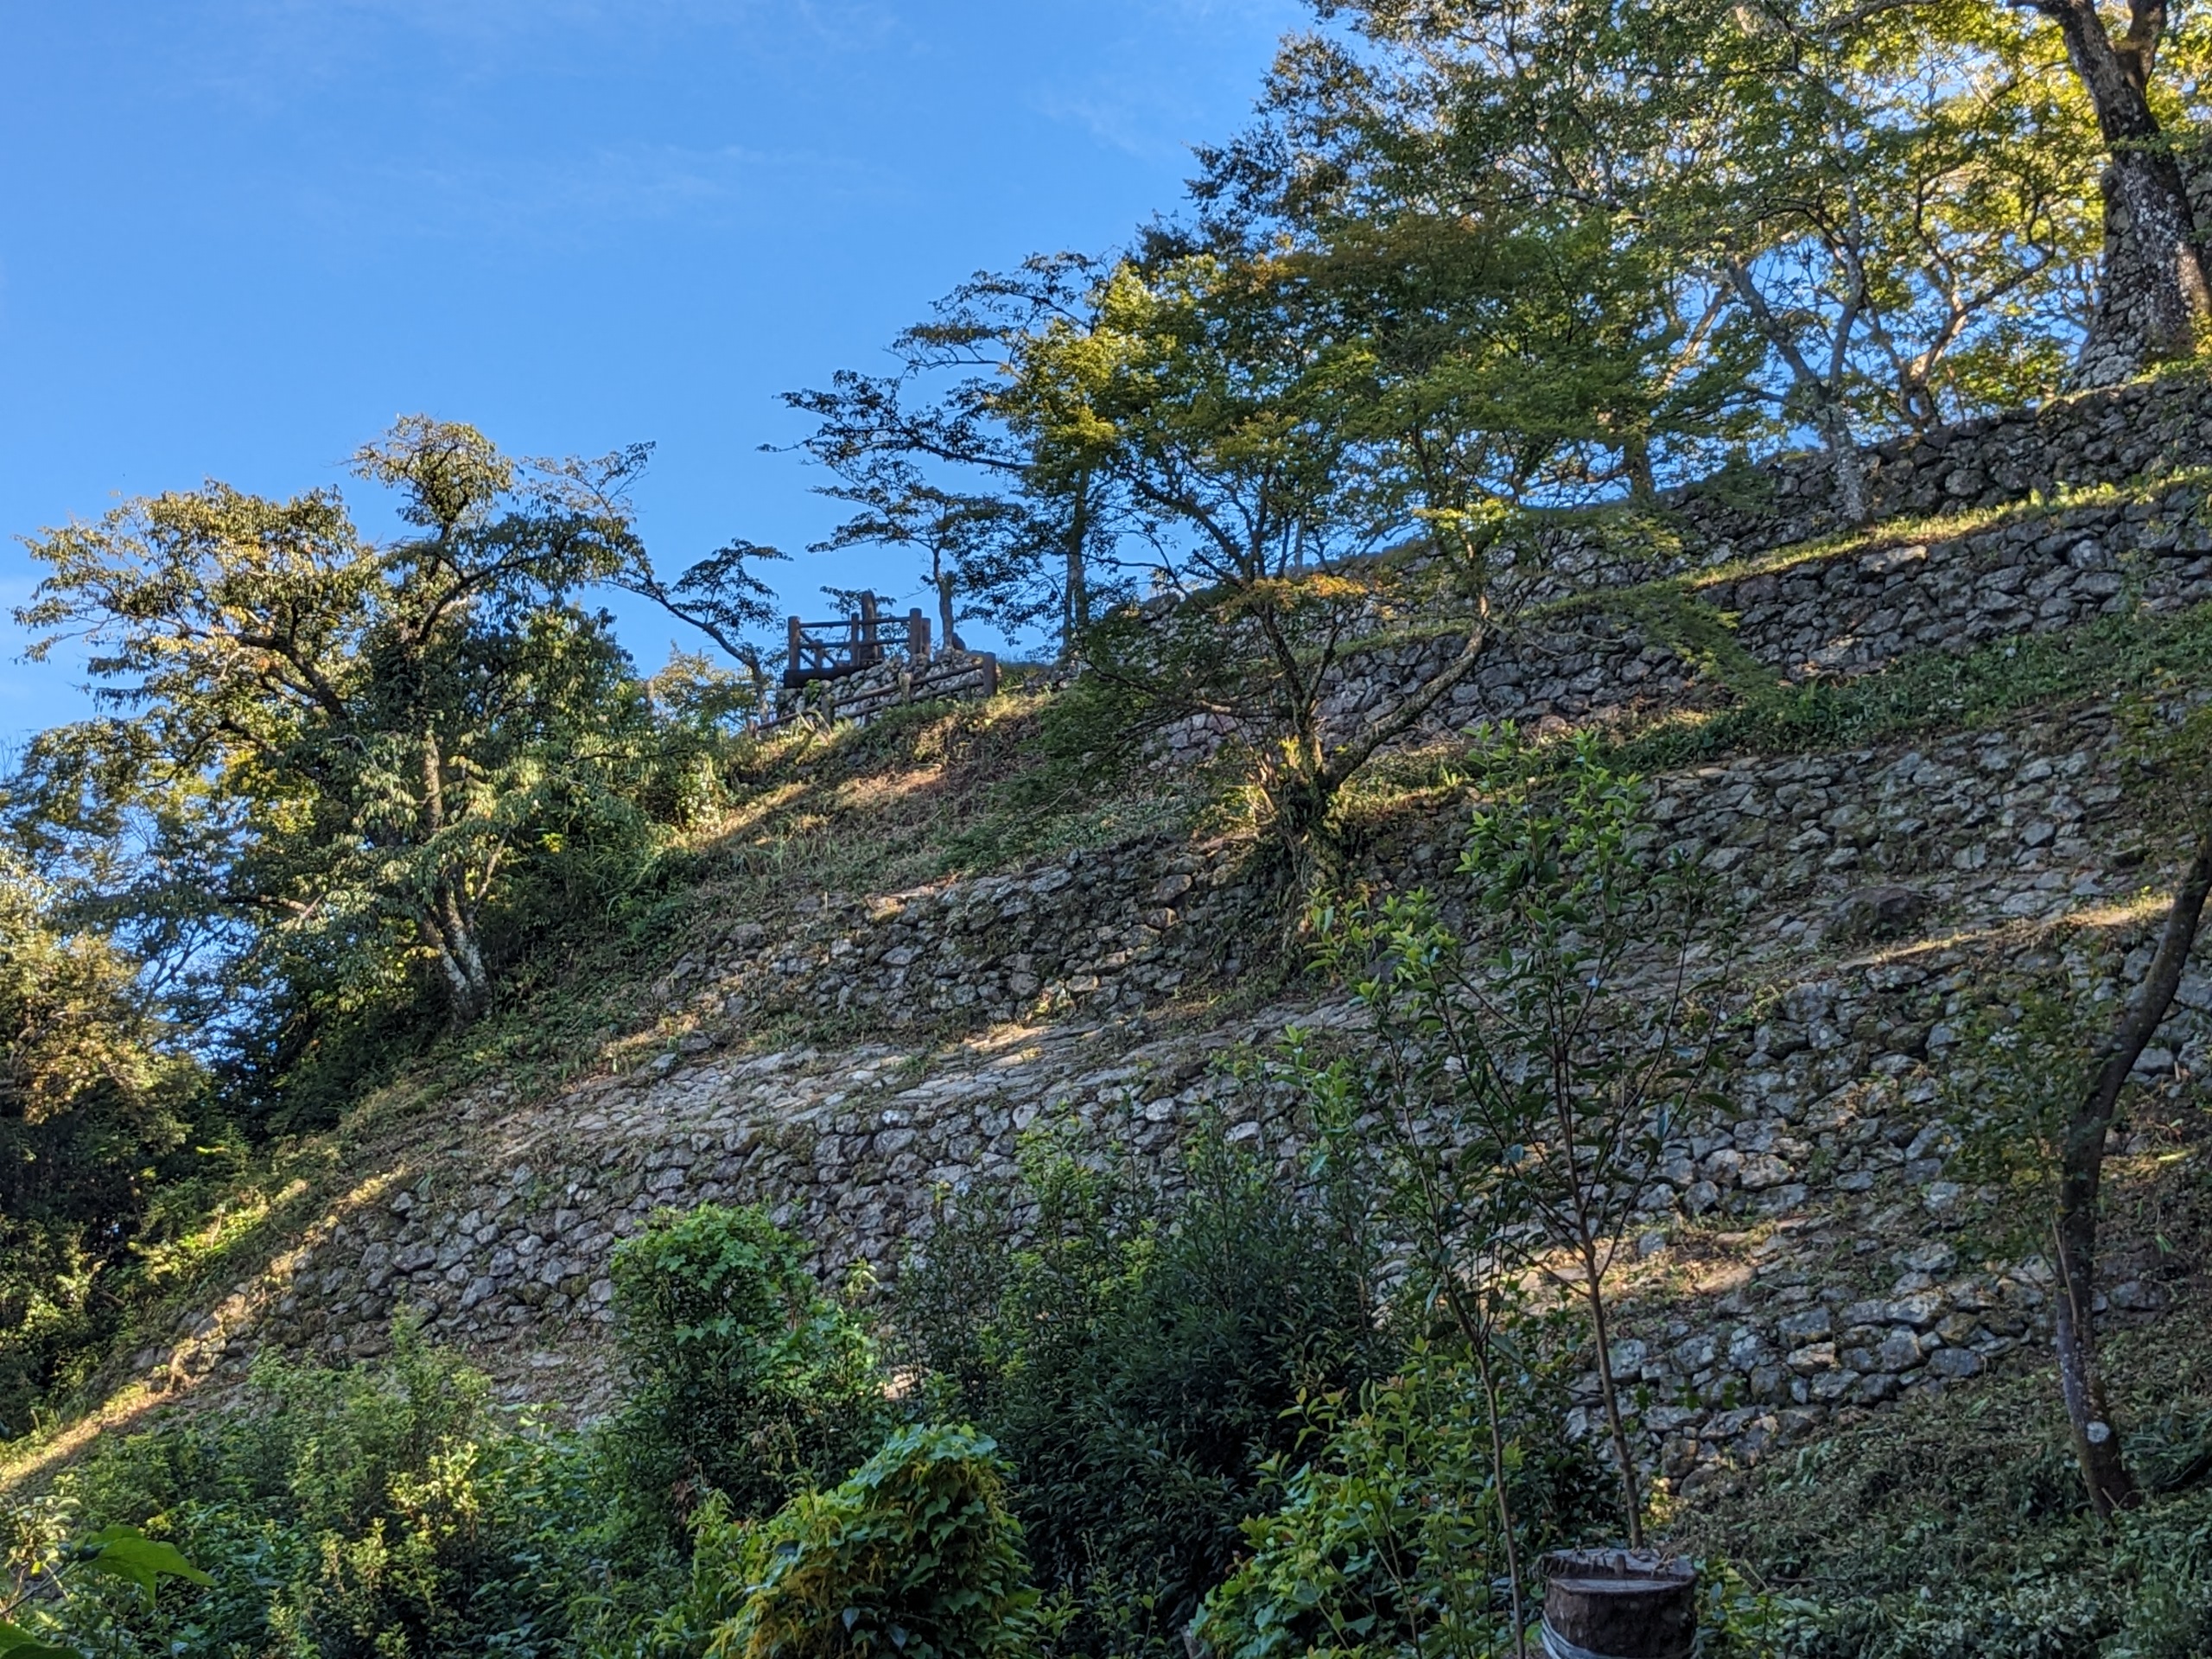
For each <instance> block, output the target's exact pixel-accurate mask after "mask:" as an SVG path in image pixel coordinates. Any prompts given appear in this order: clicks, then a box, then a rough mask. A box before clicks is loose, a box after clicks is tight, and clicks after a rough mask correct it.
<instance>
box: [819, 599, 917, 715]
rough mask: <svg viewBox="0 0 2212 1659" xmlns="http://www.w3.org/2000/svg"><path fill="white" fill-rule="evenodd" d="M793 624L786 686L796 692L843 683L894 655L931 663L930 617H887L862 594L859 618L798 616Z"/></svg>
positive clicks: (912, 660) (875, 604)
mask: <svg viewBox="0 0 2212 1659" xmlns="http://www.w3.org/2000/svg"><path fill="white" fill-rule="evenodd" d="M790 626H791V637H790V648H789V651H788V652H787V654H786V656H785V663H784V684H785V687H786V688H788V689H789V690H794V691H796V690H798V688H799V687H801V686H803V685H811V684H813V683H815V682H816V681H817V680H842V679H843V678H844V677H846V676H847V675H848V674H857V673H859V672H860V671H861V670H862V669H864V668H874V666H875V665H876V664H878V663H880V662H881V661H882V660H883V659H884V658H885V657H886V656H887V655H888V654H890V653H891V652H903V653H905V655H906V658H908V660H909V661H911V662H913V663H916V664H921V663H925V662H927V661H929V659H930V622H929V619H928V618H927V617H925V616H924V615H923V614H922V613H921V612H920V611H918V610H912V611H909V612H907V613H906V615H905V616H903V617H886V616H884V615H882V614H881V613H880V607H879V602H878V601H877V598H876V596H875V595H874V594H861V602H860V611H859V613H858V614H856V615H854V616H844V617H839V618H837V619H836V620H835V621H830V622H804V621H801V620H799V619H798V617H796V616H795V617H793V618H791V625H790Z"/></svg>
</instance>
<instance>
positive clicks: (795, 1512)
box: [707, 1424, 1036, 1659]
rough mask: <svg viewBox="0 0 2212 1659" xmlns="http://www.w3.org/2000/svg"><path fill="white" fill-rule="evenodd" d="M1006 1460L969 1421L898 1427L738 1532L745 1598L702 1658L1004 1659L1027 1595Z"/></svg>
mask: <svg viewBox="0 0 2212 1659" xmlns="http://www.w3.org/2000/svg"><path fill="white" fill-rule="evenodd" d="M1005 1482H1006V1469H1005V1465H1004V1463H1003V1462H1002V1461H1001V1459H1000V1458H999V1457H998V1456H997V1448H996V1446H995V1445H994V1443H993V1442H992V1441H991V1440H989V1439H988V1438H987V1437H985V1436H983V1435H980V1434H977V1433H975V1432H974V1431H973V1430H972V1429H965V1428H951V1427H943V1426H940V1425H935V1424H931V1425H923V1426H919V1427H911V1428H903V1429H899V1430H898V1431H897V1432H895V1433H893V1435H892V1436H891V1438H890V1439H889V1440H886V1441H885V1442H884V1444H883V1446H882V1447H881V1449H880V1450H879V1451H878V1452H876V1453H875V1455H874V1457H872V1458H870V1459H868V1461H867V1462H866V1463H864V1464H862V1465H861V1466H860V1468H858V1469H857V1470H855V1471H854V1472H853V1474H852V1475H851V1477H850V1478H848V1479H847V1480H845V1481H844V1482H842V1484H839V1485H838V1486H836V1488H835V1489H833V1490H832V1491H827V1492H821V1493H816V1492H811V1491H807V1492H802V1493H800V1494H799V1495H798V1497H795V1498H794V1499H793V1500H792V1501H791V1504H790V1505H789V1506H788V1507H787V1508H785V1510H783V1511H782V1512H781V1513H780V1514H779V1515H777V1516H775V1517H774V1518H773V1519H772V1520H771V1521H768V1522H766V1523H765V1524H764V1525H762V1526H760V1528H758V1529H755V1530H753V1531H752V1532H750V1533H749V1534H747V1535H746V1537H745V1539H744V1541H743V1546H742V1551H741V1555H740V1558H739V1560H738V1563H737V1565H738V1569H739V1571H740V1572H741V1573H742V1574H743V1575H744V1581H745V1586H746V1587H745V1590H744V1592H743V1594H744V1599H743V1601H742V1603H741V1605H740V1606H739V1608H738V1611H737V1612H736V1614H735V1615H734V1617H733V1618H730V1620H729V1621H728V1623H727V1624H723V1625H722V1626H721V1629H719V1630H717V1631H715V1635H714V1637H713V1639H712V1640H711V1641H710V1642H709V1644H708V1647H707V1656H708V1659H877V1656H891V1655H898V1656H901V1659H1000V1656H1006V1659H1012V1656H1014V1655H1017V1654H1024V1653H1027V1652H1029V1651H1030V1650H1031V1648H1032V1635H1033V1629H1034V1625H1033V1608H1034V1606H1035V1603H1036V1593H1035V1592H1033V1590H1031V1589H1030V1588H1029V1587H1028V1586H1027V1582H1026V1570H1025V1567H1024V1564H1023V1561H1022V1557H1021V1529H1020V1526H1019V1525H1018V1524H1017V1523H1016V1522H1015V1521H1014V1518H1013V1517H1012V1516H1010V1515H1009V1514H1008V1513H1007V1509H1006V1504H1005V1501H1004V1499H1005Z"/></svg>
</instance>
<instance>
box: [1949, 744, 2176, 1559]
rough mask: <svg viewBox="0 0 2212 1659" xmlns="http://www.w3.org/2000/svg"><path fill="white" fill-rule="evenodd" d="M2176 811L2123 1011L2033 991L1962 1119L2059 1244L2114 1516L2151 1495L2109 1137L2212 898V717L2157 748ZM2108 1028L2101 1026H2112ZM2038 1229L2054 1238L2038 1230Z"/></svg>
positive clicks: (1967, 1098)
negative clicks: (2105, 1337) (2114, 1232)
mask: <svg viewBox="0 0 2212 1659" xmlns="http://www.w3.org/2000/svg"><path fill="white" fill-rule="evenodd" d="M2149 747H2150V754H2149V757H2148V758H2149V759H2150V760H2151V763H2152V772H2153V773H2154V776H2156V777H2158V781H2160V782H2161V783H2163V785H2164V790H2163V791H2162V792H2163V793H2164V797H2165V798H2164V800H2163V801H2162V802H2161V803H2160V805H2161V806H2162V807H2163V809H2164V816H2165V817H2166V821H2168V822H2170V823H2173V822H2177V823H2180V824H2181V825H2183V826H2184V833H2185V834H2186V835H2187V836H2189V838H2190V840H2189V855H2188V857H2187V860H2186V861H2185V862H2184V863H2183V867H2182V870H2181V874H2180V879H2179V880H2178V881H2177V883H2176V885H2175V887H2174V891H2173V896H2172V898H2171V899H2170V900H2169V901H2168V902H2167V905H2166V911H2165V918H2164V921H2163V923H2162V924H2161V925H2160V927H2159V929H2158V942H2157V944H2156V945H2155V946H2154V947H2153V948H2152V951H2151V954H2150V957H2149V959H2148V960H2147V962H2145V964H2144V966H2143V968H2142V969H2141V971H2140V973H2139V976H2137V977H2136V980H2135V982H2134V984H2133V987H2132V988H2129V989H2128V992H2127V994H2126V995H2125V996H2124V997H2123V998H2121V999H2120V1007H2118V1009H2117V1010H2116V1011H2113V1012H2109V1013H2108V1012H2107V1007H2108V1005H2107V1006H2100V1005H2097V1004H2090V1005H2088V1006H2084V1005H2083V1004H2082V1001H2080V999H2079V998H2078V997H2077V996H2076V995H2074V994H2073V993H2072V991H2071V990H2070V989H2069V990H2067V991H2064V992H2061V993H2060V994H2058V995H2052V994H2051V993H2050V992H2048V991H2045V990H2043V989H2041V988H2032V987H2031V988H2030V989H2029V991H2028V993H2027V995H2025V996H2024V999H2023V1000H2022V1003H2021V1008H2020V1014H2019V1016H2018V1017H2017V1018H2014V1017H2010V1011H2009V1010H2007V1011H2006V1014H2005V1016H2004V1017H2002V1018H2000V1019H1999V1022H1998V1023H1997V1024H1996V1027H1995V1029H1993V1030H1991V1031H1989V1032H1987V1033H1985V1035H1984V1039H1983V1040H1982V1042H1981V1043H1980V1044H1979V1045H1978V1049H1979V1052H1973V1053H1971V1056H1970V1058H1969V1060H1968V1062H1967V1065H1964V1066H1962V1067H1961V1072H1962V1075H1963V1078H1964V1087H1963V1088H1962V1089H1961V1094H1962V1096H1963V1099H1962V1103H1961V1106H1962V1109H1961V1111H1960V1113H1959V1119H1960V1122H1961V1128H1963V1129H1964V1130H1965V1131H1966V1135H1967V1151H1968V1152H1969V1154H1973V1155H1974V1159H1975V1161H1977V1162H1978V1163H1980V1164H1981V1165H1983V1166H1985V1167H1986V1168H1988V1169H1989V1170H1990V1172H1991V1173H1995V1174H1997V1175H1999V1176H2001V1177H2004V1178H2005V1179H2006V1180H2007V1182H2008V1183H2009V1184H2012V1185H2019V1186H2024V1187H2025V1189H2026V1191H2027V1195H2028V1198H2029V1203H2028V1205H2026V1206H2024V1212H2025V1213H2026V1214H2028V1215H2031V1216H2033V1217H2036V1220H2035V1224H2034V1225H2033V1227H2032V1228H2031V1229H2030V1230H2029V1232H2030V1235H2031V1236H2030V1237H2028V1238H2027V1239H2025V1240H2024V1241H2023V1243H2027V1244H2029V1245H2030V1246H2031V1247H2032V1246H2034V1245H2037V1244H2041V1245H2044V1246H2046V1247H2048V1248H2050V1250H2051V1253H2052V1256H2053V1259H2054V1265H2055V1266H2056V1272H2057V1279H2058V1294H2057V1296H2056V1299H2055V1302H2054V1306H2053V1310H2052V1312H2053V1319H2052V1332H2051V1340H2052V1348H2053V1352H2054V1354H2055V1356H2056V1360H2057V1363H2058V1386H2059V1395H2060V1400H2061V1402H2062V1404H2063V1406H2064V1408H2065V1411H2066V1419H2067V1423H2068V1426H2069V1429H2070V1431H2071V1433H2072V1437H2073V1442H2074V1452H2075V1462H2076V1463H2077V1465H2079V1467H2080V1469H2081V1472H2082V1485H2083V1487H2084V1489H2085V1490H2086V1491H2087V1492H2088V1498H2089V1503H2090V1506H2091V1507H2092V1508H2093V1509H2094V1510H2095V1511H2096V1513H2097V1514H2098V1515H2100V1516H2108V1515H2110V1514H2111V1513H2113V1511H2114V1510H2123V1509H2128V1508H2132V1507H2133V1505H2134V1504H2135V1503H2138V1502H2139V1500H2140V1497H2141V1493H2140V1490H2139V1488H2138V1486H2137V1484H2136V1482H2135V1478H2134V1476H2133V1474H2132V1473H2131V1472H2130V1471H2129V1468H2128V1465H2127V1455H2126V1445H2125V1442H2124V1441H2123V1440H2122V1439H2121V1436H2120V1430H2119V1427H2118V1426H2117V1425H2115V1424H2114V1423H2113V1420H2112V1412H2111V1409H2110V1407H2109V1405H2108V1403H2107V1397H2106V1392H2105V1384H2104V1376H2103V1369H2102V1366H2101V1363H2100V1361H2099V1358H2098V1345H2097V1332H2096V1319H2095V1300H2096V1294H2097V1263H2098V1235H2099V1230H2100V1229H2099V1224H2100V1220H2101V1213H2102V1192H2103V1187H2104V1166H2105V1156H2106V1141H2107V1137H2108V1136H2109V1135H2110V1132H2111V1130H2112V1128H2113V1123H2114V1121H2115V1119H2116V1118H2117V1116H2118V1115H2119V1113H2120V1106H2121V1103H2122V1101H2123V1100H2124V1099H2125V1098H2126V1092H2127V1090H2128V1088H2129V1085H2130V1081H2131V1077H2132V1074H2133V1071H2134V1069H2135V1063H2136V1061H2137V1060H2138V1059H2139V1058H2141V1057H2142V1053H2143V1051H2144V1050H2145V1048H2146V1047H2148V1046H2150V1043H2151V1040H2152V1038H2153V1037H2154V1036H2156V1035H2157V1033H2158V1027H2159V1026H2160V1025H2161V1024H2162V1023H2163V1022H2164V1020H2165V1017H2166V1015H2167V1014H2168V1012H2169V1011H2170V1010H2171V1008H2172V1007H2173V1003H2174V998H2175V995H2176V993H2177V991H2178V990H2179V989H2180V987H2181V982H2182V976H2183V971H2184V970H2185V969H2186V968H2187V967H2188V964H2189V959H2190V953H2191V952H2192V950H2194V949H2195V945H2196V936H2197V934H2198V932H2199V931H2200V930H2201V928H2202V925H2203V919H2204V912H2205V906H2206V904H2207V902H2208V901H2212V768H2208V766H2207V756H2208V755H2212V718H2208V717H2207V716H2206V715H2203V714H2202V713H2201V712H2200V713H2198V714H2196V715H2192V716H2191V717H2190V718H2189V719H2188V720H2186V721H2183V723H2182V725H2181V726H2180V727H2179V728H2178V729H2177V730H2174V731H2171V732H2169V733H2166V734H2164V735H2163V736H2162V737H2161V738H2159V739H2158V740H2156V741H2153V742H2152V744H2151V745H2150V746H2149ZM2100 1027H2101V1028H2100ZM2037 1235H2040V1236H2037Z"/></svg>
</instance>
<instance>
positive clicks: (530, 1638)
mask: <svg viewBox="0 0 2212 1659" xmlns="http://www.w3.org/2000/svg"><path fill="white" fill-rule="evenodd" d="M252 1382H253V1394H254V1398H253V1401H252V1402H251V1405H250V1406H249V1408H247V1409H245V1410H242V1411H224V1412H215V1413H208V1414H203V1415H200V1416H198V1417H195V1418H189V1419H183V1420H179V1421H171V1422H169V1423H167V1424H164V1425H162V1427H157V1428H156V1429H153V1430H150V1431H148V1432H146V1433H140V1434H136V1435H132V1436H130V1437H128V1438H126V1439H124V1440H120V1441H117V1442H111V1443H107V1444H104V1445H101V1446H99V1447H97V1448H96V1449H95V1451H94V1452H93V1453H92V1456H91V1457H90V1458H89V1459H87V1460H86V1463H85V1464H84V1465H81V1466H80V1467H79V1468H78V1469H76V1470H74V1471H70V1472H69V1473H67V1475H65V1476H64V1477H63V1478H62V1479H61V1481H60V1485H59V1490H58V1492H57V1494H56V1501H57V1502H58V1503H59V1504H60V1506H61V1507H62V1508H63V1509H64V1510H67V1512H68V1514H69V1515H70V1516H71V1517H72V1518H73V1519H74V1520H76V1521H77V1522H81V1524H83V1525H85V1526H88V1527H89V1526H104V1525H109V1524H113V1523H117V1522H122V1523H126V1524H131V1525H139V1526H143V1527H144V1528H145V1529H146V1530H147V1531H148V1533H149V1534H150V1535H153V1536H155V1537H156V1538H160V1539H164V1540H167V1541H172V1542H174V1543H175V1544H176V1545H177V1546H178V1547H179V1548H181V1549H182V1551H183V1552H184V1553H185V1554H187V1555H188V1556H189V1557H191V1558H192V1559H193V1560H195V1561H198V1562H201V1563H203V1564H204V1565H205V1566H206V1567H207V1569H208V1571H209V1572H210V1573H212V1574H213V1579H214V1582H213V1584H212V1585H210V1586H207V1587H205V1588H202V1589H188V1590H184V1591H182V1592H180V1593H175V1594H171V1595H167V1596H165V1597H164V1599H163V1604H162V1606H161V1607H159V1608H156V1607H155V1606H154V1605H152V1604H150V1603H148V1604H146V1605H140V1604H139V1603H138V1602H137V1601H136V1600H133V1599H131V1598H130V1596H128V1595H126V1594H124V1593H123V1592H120V1591H118V1590H116V1589H115V1588H114V1587H112V1586H88V1587H80V1588H77V1589H75V1590H73V1595H72V1602H71V1610H72V1618H74V1619H76V1620H78V1621H79V1624H78V1628H79V1630H82V1631H84V1632H85V1633H86V1634H87V1635H88V1636H95V1637H97V1638H98V1639H96V1640H92V1641H89V1642H88V1643H87V1646H88V1647H89V1648H90V1649H91V1650H93V1651H99V1652H110V1653H115V1654H118V1655H120V1654H130V1653H136V1652H145V1653H149V1654H150V1653H156V1652H160V1653H166V1654H170V1655H175V1656H200V1655H207V1656H216V1655H223V1656H230V1655H233V1654H238V1653H251V1654H255V1655H264V1654H266V1655H272V1656H273V1655H286V1656H293V1659H408V1656H413V1659H429V1656H445V1655H452V1656H461V1655H478V1654H486V1653H502V1654H514V1655H518V1656H531V1655H537V1654H550V1653H552V1652H555V1651H556V1650H559V1649H561V1648H562V1647H563V1644H564V1643H566V1642H567V1641H568V1639H569V1626H570V1618H569V1615H570V1608H571V1604H572V1603H573V1602H574V1601H575V1599H576V1597H577V1595H578V1593H579V1592H580V1590H582V1589H584V1588H586V1587H588V1586H589V1585H591V1584H592V1583H593V1582H594V1580H599V1579H602V1578H603V1577H604V1574H605V1571H606V1567H605V1562H604V1560H603V1554H604V1552H603V1548H602V1543H603V1540H602V1537H601V1529H599V1528H598V1527H596V1526H595V1524H594V1522H595V1520H596V1517H597V1516H598V1513H599V1507H600V1506H599V1505H598V1503H597V1502H596V1500H595V1498H594V1495H593V1491H592V1487H593V1484H594V1479H595V1464H594V1459H593V1457H592V1456H591V1454H590V1452H589V1449H588V1447H587V1446H584V1445H582V1443H580V1442H579V1441H577V1440H575V1439H574V1438H573V1437H571V1436H567V1435H563V1434H557V1433H550V1432H549V1431H547V1430H545V1429H543V1427H540V1426H539V1425H538V1424H537V1423H536V1422H535V1421H532V1420H531V1419H527V1418H525V1419H524V1420H522V1421H520V1422H519V1423H518V1422H515V1421H512V1420H510V1419H508V1418H507V1417H506V1416H505V1414H502V1413H500V1412H499V1410H498V1409H497V1408H495V1407H494V1406H493V1404H492V1402H491V1398H490V1383H489V1380H488V1379H487V1378H486V1377H485V1376H483V1375H482V1374H481V1373H480V1372H476V1371H474V1370H470V1369H468V1368H467V1367H466V1366H464V1365H462V1364H461V1363H458V1362H457V1361H456V1360H454V1358H453V1357H450V1356H448V1355H446V1354H443V1353H442V1352H440V1351H438V1350H436V1349H435V1348H433V1347H432V1346H431V1345H430V1344H428V1343H427V1342H426V1341H424V1340H423V1338H422V1336H421V1334H420V1332H419V1331H418V1330H416V1328H415V1327H414V1326H412V1325H408V1324H405V1323H402V1324H400V1325H397V1326H396V1327H395V1342H394V1349H393V1352H392V1354H391V1357H390V1358H389V1359H388V1360H386V1361H385V1362H382V1363H377V1364H371V1365H359V1366H352V1367H346V1368H343V1369H328V1368H323V1367H317V1366H308V1365H297V1364H288V1363H278V1362H273V1361H264V1362H263V1363H260V1364H258V1365H257V1366H256V1368H255V1370H254V1374H253V1379H252Z"/></svg>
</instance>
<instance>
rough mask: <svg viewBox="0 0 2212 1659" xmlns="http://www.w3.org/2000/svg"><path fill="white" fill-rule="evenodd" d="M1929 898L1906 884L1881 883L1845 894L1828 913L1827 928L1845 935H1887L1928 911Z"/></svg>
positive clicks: (1909, 924)
mask: <svg viewBox="0 0 2212 1659" xmlns="http://www.w3.org/2000/svg"><path fill="white" fill-rule="evenodd" d="M1930 903H1931V900H1930V899H1929V897H1928V895H1927V894H1926V893H1918V892H1916V891H1914V890H1913V889H1912V888H1910V887H1895V886H1888V885H1885V886H1882V887H1861V888H1859V890H1858V891H1857V892H1855V893H1846V894H1845V895H1844V896H1843V897H1842V898H1841V899H1838V900H1837V901H1836V904H1835V906H1834V909H1832V910H1831V911H1830V912H1828V931H1830V932H1832V933H1834V934H1837V935H1839V936H1840V937H1841V938H1859V939H1878V938H1894V937H1895V936H1897V934H1899V933H1902V932H1904V931H1905V930H1906V929H1907V928H1909V927H1910V926H1912V925H1914V924H1915V923H1916V922H1917V921H1919V920H1920V918H1922V917H1923V916H1924V915H1926V914H1927V913H1928V910H1929V905H1930Z"/></svg>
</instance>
